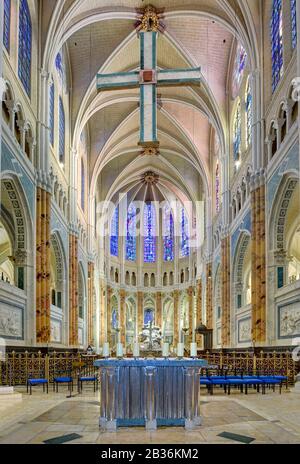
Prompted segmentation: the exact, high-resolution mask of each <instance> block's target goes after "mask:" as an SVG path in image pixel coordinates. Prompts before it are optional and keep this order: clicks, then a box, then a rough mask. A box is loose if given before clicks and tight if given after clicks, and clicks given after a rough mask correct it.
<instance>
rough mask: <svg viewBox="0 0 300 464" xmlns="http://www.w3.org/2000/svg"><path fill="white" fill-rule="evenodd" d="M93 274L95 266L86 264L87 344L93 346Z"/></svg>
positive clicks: (90, 263) (91, 263)
mask: <svg viewBox="0 0 300 464" xmlns="http://www.w3.org/2000/svg"><path fill="white" fill-rule="evenodd" d="M94 274H95V266H94V263H93V262H91V261H90V262H89V263H88V344H89V345H94V342H95V340H94V320H95V308H94Z"/></svg>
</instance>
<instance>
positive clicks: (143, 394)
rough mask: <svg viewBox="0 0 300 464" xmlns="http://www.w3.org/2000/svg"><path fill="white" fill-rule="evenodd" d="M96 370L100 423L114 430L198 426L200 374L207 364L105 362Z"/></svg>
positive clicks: (142, 360) (168, 360)
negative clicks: (143, 427)
mask: <svg viewBox="0 0 300 464" xmlns="http://www.w3.org/2000/svg"><path fill="white" fill-rule="evenodd" d="M94 365H95V366H96V367H97V368H99V381H100V420H99V425H100V427H101V428H104V429H106V430H116V429H117V427H137V426H145V427H146V428H147V429H149V430H153V429H156V428H157V427H159V426H184V427H186V428H187V429H192V428H194V427H196V426H198V425H201V416H200V369H201V367H205V366H206V365H207V362H206V361H204V360H201V359H192V358H183V359H179V358H174V359H173V358H155V359H154V358H122V359H117V358H110V359H100V360H97V361H95V363H94Z"/></svg>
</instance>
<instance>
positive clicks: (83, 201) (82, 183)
mask: <svg viewBox="0 0 300 464" xmlns="http://www.w3.org/2000/svg"><path fill="white" fill-rule="evenodd" d="M84 203H85V171H84V163H83V159H81V209H82V211H84V206H85V205H84Z"/></svg>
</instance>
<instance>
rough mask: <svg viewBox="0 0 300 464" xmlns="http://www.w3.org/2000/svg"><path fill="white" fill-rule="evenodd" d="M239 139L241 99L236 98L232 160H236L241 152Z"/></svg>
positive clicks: (240, 130) (240, 137) (240, 133)
mask: <svg viewBox="0 0 300 464" xmlns="http://www.w3.org/2000/svg"><path fill="white" fill-rule="evenodd" d="M241 141H242V123H241V101H240V99H239V100H238V103H237V107H236V110H235V116H234V123H233V156H234V161H238V160H239V158H240V154H241Z"/></svg>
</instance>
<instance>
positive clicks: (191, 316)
mask: <svg viewBox="0 0 300 464" xmlns="http://www.w3.org/2000/svg"><path fill="white" fill-rule="evenodd" d="M193 296H194V289H193V287H192V286H190V287H189V288H188V302H189V343H192V341H193V334H194V298H193Z"/></svg>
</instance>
